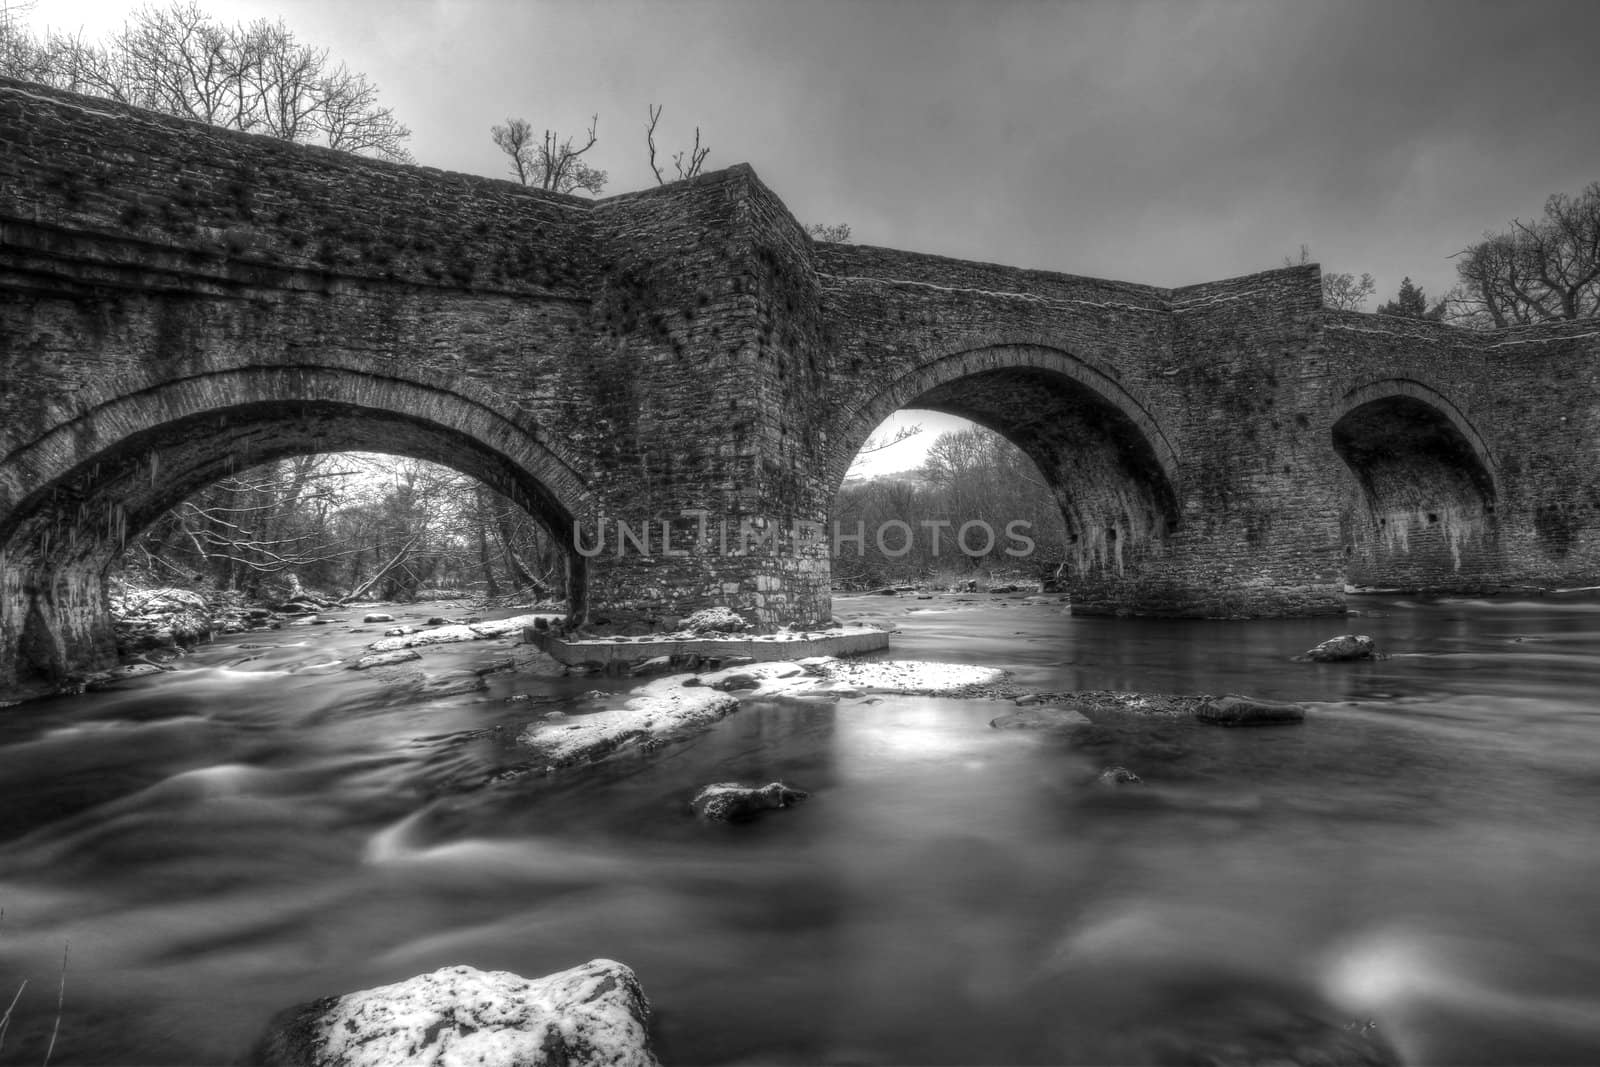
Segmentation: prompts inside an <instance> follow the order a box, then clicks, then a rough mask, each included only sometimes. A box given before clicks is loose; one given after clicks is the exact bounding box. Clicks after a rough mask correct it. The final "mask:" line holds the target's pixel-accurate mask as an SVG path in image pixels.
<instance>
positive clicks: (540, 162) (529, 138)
mask: <svg viewBox="0 0 1600 1067" xmlns="http://www.w3.org/2000/svg"><path fill="white" fill-rule="evenodd" d="M599 124H600V116H599V115H596V116H594V117H593V118H592V119H591V120H590V121H589V130H588V137H589V139H588V140H587V141H585V142H584V144H583V147H581V148H579V147H577V146H576V145H575V144H574V143H573V139H572V138H571V137H568V138H566V139H565V140H561V139H560V136H559V135H558V134H557V133H556V132H555V131H554V130H548V129H547V130H545V131H544V135H543V136H542V137H536V136H535V135H534V132H533V124H532V123H530V122H529V121H528V120H527V119H513V118H508V119H506V124H505V125H504V126H492V127H490V129H489V135H490V136H491V137H492V138H493V139H494V143H495V144H496V145H498V146H499V148H500V151H502V152H504V153H505V154H506V155H508V156H510V157H511V173H513V174H515V175H516V176H517V180H518V181H519V182H521V183H522V184H523V185H534V186H538V187H539V188H541V189H553V190H554V191H556V192H558V193H570V192H572V191H573V190H574V189H582V190H584V191H586V192H589V193H598V192H600V190H601V189H604V188H605V184H606V172H605V171H603V170H599V169H597V168H595V167H591V166H589V164H588V163H587V162H585V161H584V160H583V159H582V158H581V157H582V156H583V155H584V153H586V152H588V151H589V150H590V149H591V148H593V147H594V146H595V144H596V143H597V142H598V141H599V140H600V138H599V135H598V134H597V133H596V130H597V129H598V127H599Z"/></svg>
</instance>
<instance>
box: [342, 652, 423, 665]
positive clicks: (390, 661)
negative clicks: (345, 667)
mask: <svg viewBox="0 0 1600 1067" xmlns="http://www.w3.org/2000/svg"><path fill="white" fill-rule="evenodd" d="M421 658H422V653H420V652H413V651H411V649H409V648H399V649H394V650H392V651H389V652H372V653H369V654H367V655H365V656H362V657H361V658H360V659H358V660H356V661H355V662H354V663H352V664H350V669H351V670H353V671H364V670H367V669H369V668H371V667H392V666H394V665H395V664H396V663H406V662H408V661H410V660H414V659H421Z"/></svg>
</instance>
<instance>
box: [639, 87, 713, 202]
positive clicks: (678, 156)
mask: <svg viewBox="0 0 1600 1067" xmlns="http://www.w3.org/2000/svg"><path fill="white" fill-rule="evenodd" d="M649 112H650V123H649V125H647V126H646V127H645V128H644V140H645V144H646V145H648V146H649V148H650V169H651V170H653V171H655V175H656V184H657V185H665V184H667V179H666V178H665V177H664V176H663V175H662V173H661V168H660V167H659V166H657V165H656V123H657V122H660V121H661V105H660V104H656V105H654V106H652V107H650V108H649ZM710 154H711V148H710V147H709V146H707V147H705V148H702V147H700V127H698V126H696V127H695V128H694V147H693V148H691V149H689V151H688V152H674V153H673V154H672V165H673V166H674V167H675V168H677V171H678V180H679V181H683V180H684V179H686V178H693V177H694V176H695V175H697V174H699V173H700V170H701V168H702V167H704V166H705V162H706V157H707V156H709V155H710ZM685 156H687V157H688V159H687V161H685V158H684V157H685Z"/></svg>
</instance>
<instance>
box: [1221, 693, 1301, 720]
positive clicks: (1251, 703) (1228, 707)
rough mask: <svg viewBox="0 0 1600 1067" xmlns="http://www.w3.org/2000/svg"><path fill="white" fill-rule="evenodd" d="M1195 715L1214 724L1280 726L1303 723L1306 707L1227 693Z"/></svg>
mask: <svg viewBox="0 0 1600 1067" xmlns="http://www.w3.org/2000/svg"><path fill="white" fill-rule="evenodd" d="M1194 717H1195V718H1196V719H1198V720H1200V721H1201V722H1208V723H1211V724H1212V725H1213V726H1279V725H1282V724H1285V723H1296V722H1304V721H1305V717H1306V709H1305V708H1303V707H1301V706H1300V705H1299V704H1283V703H1279V702H1277V701H1272V700H1257V699H1255V698H1254V697H1241V696H1225V697H1219V698H1217V699H1216V700H1208V701H1206V702H1205V703H1204V704H1202V705H1200V707H1198V708H1197V709H1195V713H1194Z"/></svg>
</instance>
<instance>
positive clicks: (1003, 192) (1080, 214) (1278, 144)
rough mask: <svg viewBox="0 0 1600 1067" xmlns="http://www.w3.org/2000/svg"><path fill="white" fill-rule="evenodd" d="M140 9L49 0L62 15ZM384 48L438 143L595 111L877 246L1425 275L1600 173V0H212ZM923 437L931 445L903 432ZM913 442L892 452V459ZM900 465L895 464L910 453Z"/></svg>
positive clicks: (628, 173) (234, 11) (1194, 275)
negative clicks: (745, 170)
mask: <svg viewBox="0 0 1600 1067" xmlns="http://www.w3.org/2000/svg"><path fill="white" fill-rule="evenodd" d="M132 6H134V5H132V4H129V3H123V2H112V0H39V2H38V4H37V6H36V7H35V10H34V11H33V13H32V19H33V21H34V23H35V24H36V26H38V27H41V28H42V27H43V26H44V25H47V24H48V25H51V26H54V27H56V28H64V29H78V28H80V27H81V28H83V29H84V30H86V31H87V32H88V33H89V35H90V36H98V35H99V34H101V33H103V32H105V31H107V30H110V29H114V28H115V27H117V26H118V25H120V24H121V21H122V19H123V17H124V15H125V13H126V12H127V10H129V9H130V8H131V7H132ZM201 6H202V7H203V8H204V9H206V10H208V11H211V12H213V13H214V14H216V15H217V16H218V17H220V18H222V19H224V20H229V21H231V20H235V19H241V20H247V19H251V18H256V17H261V16H266V17H272V18H277V17H281V18H282V19H283V20H284V21H285V22H286V23H287V24H288V25H289V27H290V28H291V29H293V30H295V31H296V33H297V34H299V36H300V37H301V39H302V40H305V41H307V42H308V43H313V44H317V45H320V46H325V47H327V48H329V49H330V51H331V52H332V54H333V55H334V56H335V57H336V58H340V59H343V60H345V61H347V62H348V63H349V64H350V65H351V66H352V67H353V68H355V69H357V70H361V71H364V72H365V73H366V74H367V75H368V76H369V77H370V78H372V79H373V80H374V81H375V82H376V83H377V84H378V86H379V88H380V90H381V94H382V99H383V101H384V102H385V103H387V104H389V105H390V106H392V107H393V108H394V110H395V113H396V114H397V116H398V117H399V118H400V119H401V121H403V122H404V123H406V125H408V126H409V127H410V128H411V130H412V138H411V141H410V147H411V150H412V152H413V153H414V154H415V156H416V158H417V161H418V162H419V163H423V164H427V165H430V166H436V167H443V168H447V169H451V170H462V171H469V172H472V173H477V174H488V175H504V174H505V173H506V170H505V164H504V161H503V157H502V156H500V155H499V154H498V150H497V149H496V148H495V147H494V145H493V143H492V142H491V141H490V138H489V127H490V126H491V125H493V124H495V123H497V122H504V121H505V119H506V118H507V117H508V116H518V117H525V118H527V119H528V120H530V121H531V122H532V123H534V125H535V126H536V127H537V128H544V127H547V126H548V127H552V128H555V129H557V130H561V131H570V132H573V133H577V132H579V131H580V129H581V128H582V127H583V126H585V125H586V124H587V122H588V119H589V117H590V115H592V114H595V113H598V115H599V133H600V143H599V145H598V146H597V147H596V149H595V150H594V151H593V152H592V153H591V155H590V156H589V157H587V158H590V159H591V160H592V161H593V163H594V165H596V166H599V167H602V168H604V169H605V170H607V171H609V172H610V184H609V186H608V187H607V190H606V192H608V193H620V192H626V191H628V190H632V189H637V188H641V187H643V186H645V185H648V184H653V182H654V178H653V176H652V175H651V173H650V170H649V167H648V164H647V161H646V153H645V143H644V123H645V119H646V107H647V105H649V104H652V103H656V104H661V105H663V106H664V107H665V112H664V114H663V116H662V120H661V125H660V127H659V128H658V130H657V137H656V140H657V144H658V145H659V146H660V147H661V148H662V149H663V150H664V156H665V157H666V158H670V155H671V153H672V152H673V151H675V150H677V149H681V148H684V147H686V146H687V145H688V143H689V142H690V141H692V140H693V137H694V128H695V126H696V125H698V126H699V127H700V130H701V134H702V138H703V141H704V143H708V144H709V145H710V146H711V156H710V158H709V160H708V161H707V169H708V170H709V169H715V168H718V167H722V166H727V165H729V164H731V163H736V162H748V163H750V164H752V165H753V166H754V167H755V169H756V172H757V173H758V174H759V175H760V176H761V178H762V180H763V181H765V182H766V183H767V185H769V186H770V187H771V188H772V189H774V190H775V191H776V192H777V194H778V195H779V196H780V197H782V198H783V200H784V201H785V202H786V203H787V204H788V206H789V208H790V210H791V211H793V212H794V214H795V216H796V217H797V218H799V219H800V220H801V221H802V222H848V223H849V224H850V226H851V228H852V230H853V231H854V238H855V240H857V241H859V242H862V243H869V244H881V245H888V246H892V247H896V248H905V249H914V250H918V251H925V252H934V253H938V254H941V255H949V256H956V257H960V258H964V259H977V260H991V261H996V262H1001V263H1008V264H1013V265H1017V266H1024V267H1037V268H1043V269H1048V270H1059V271H1066V272H1069V273H1075V274H1087V275H1094V276H1097V277H1105V278H1118V279H1124V280H1128V281H1137V282H1145V283H1149V284H1153V285H1161V286H1177V285H1186V284H1190V283H1194V282H1201V281H1208V280H1212V279H1217V278H1225V277H1230V276H1233V275H1238V274H1246V273H1250V272H1252V271H1257V270H1263V269H1267V268H1270V267H1275V266H1279V265H1281V263H1282V261H1283V259H1284V257H1285V256H1297V255H1298V253H1299V249H1300V246H1301V245H1302V244H1304V245H1307V246H1309V247H1310V249H1311V253H1312V256H1313V258H1314V259H1316V260H1317V261H1318V262H1320V263H1322V264H1323V267H1324V269H1325V270H1330V271H1351V272H1354V273H1357V274H1360V273H1362V272H1364V271H1370V272H1371V273H1372V274H1373V275H1374V276H1375V278H1376V279H1377V281H1378V300H1377V301H1374V302H1372V303H1371V304H1369V308H1370V307H1372V306H1375V304H1376V303H1377V302H1381V300H1384V299H1388V298H1390V297H1392V296H1393V295H1394V292H1395V290H1396V288H1397V287H1398V286H1399V284H1400V279H1401V278H1402V276H1405V275H1410V276H1411V278H1412V279H1413V280H1414V281H1416V282H1417V283H1418V284H1420V285H1422V286H1423V287H1424V289H1425V290H1426V291H1427V292H1428V294H1429V295H1430V296H1432V295H1442V294H1443V293H1444V292H1445V290H1447V289H1448V288H1449V287H1450V286H1451V285H1452V284H1453V282H1454V269H1453V266H1452V263H1451V261H1450V259H1449V257H1450V255H1451V254H1452V253H1454V252H1456V251H1458V250H1460V249H1461V248H1462V247H1463V246H1464V245H1465V244H1466V243H1467V242H1469V241H1471V240H1473V239H1475V238H1477V237H1478V236H1480V235H1481V234H1482V233H1483V231H1484V230H1486V229H1499V228H1503V227H1504V226H1506V225H1507V224H1508V223H1509V221H1510V220H1511V219H1513V218H1516V217H1522V218H1529V217H1531V216H1533V215H1536V214H1537V213H1538V212H1539V211H1540V209H1541V206H1542V205H1543V202H1544V199H1545V197H1546V196H1547V195H1548V194H1550V193H1552V192H1557V191H1562V192H1568V193H1575V192H1577V191H1578V190H1579V189H1581V188H1582V187H1583V186H1584V185H1586V184H1587V183H1589V182H1590V181H1594V180H1596V179H1600V117H1597V112H1596V109H1595V102H1596V101H1597V100H1600V58H1597V53H1600V3H1597V2H1595V0H1571V2H1554V0H1552V2H1542V3H1541V2H1519V3H1516V4H1506V3H1468V2H1460V0H1441V2H1432V3H1428V2H1414V3H1405V2H1400V0H1328V2H1312V0H1292V2H1291V0H1275V2H1266V0H1238V2H1235V0H1228V2H1221V0H1217V2H1212V0H1189V2H1179V0H1166V2H1150V3H1144V2H1138V0H1115V2H1113V0H1104V2H1100V0H1085V2H1078V3H1065V2H1063V3H1015V4H1007V3H1001V2H997V0H982V2H978V0H973V2H964V3H958V2H944V3H941V2H938V0H865V2H858V3H848V4H847V3H826V2H821V0H784V2H781V3H780V2H776V0H774V2H758V0H720V2H711V0H704V2H700V0H650V2H643V3H613V2H604V0H583V2H580V0H573V2H551V3H538V2H514V0H202V3H201ZM901 447H902V448H905V447H907V446H901ZM886 458H887V457H886ZM886 465H887V466H891V467H892V466H896V465H899V464H897V463H894V462H892V461H891V462H890V463H888V464H886Z"/></svg>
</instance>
